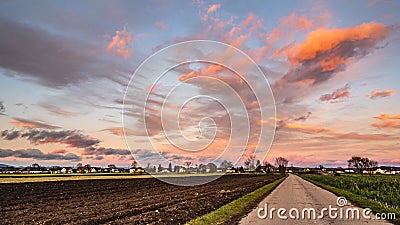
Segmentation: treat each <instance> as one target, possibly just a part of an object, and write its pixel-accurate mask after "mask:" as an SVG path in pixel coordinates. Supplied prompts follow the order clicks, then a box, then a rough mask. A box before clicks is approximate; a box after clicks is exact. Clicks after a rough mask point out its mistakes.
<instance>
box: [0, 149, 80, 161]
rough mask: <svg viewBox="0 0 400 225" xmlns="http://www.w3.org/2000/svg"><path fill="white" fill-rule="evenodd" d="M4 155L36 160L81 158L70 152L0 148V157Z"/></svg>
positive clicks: (76, 159) (78, 159) (71, 159)
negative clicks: (59, 152) (63, 153)
mask: <svg viewBox="0 0 400 225" xmlns="http://www.w3.org/2000/svg"><path fill="white" fill-rule="evenodd" d="M5 157H15V158H28V159H36V160H70V161H80V160H82V158H81V157H80V156H77V155H75V154H72V153H68V154H65V155H62V154H58V153H43V152H42V151H41V150H38V149H19V150H10V149H0V158H5Z"/></svg>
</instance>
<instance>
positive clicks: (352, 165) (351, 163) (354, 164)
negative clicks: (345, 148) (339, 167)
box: [347, 156, 363, 173]
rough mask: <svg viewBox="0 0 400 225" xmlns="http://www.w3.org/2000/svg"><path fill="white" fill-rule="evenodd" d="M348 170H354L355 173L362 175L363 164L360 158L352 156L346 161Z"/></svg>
mask: <svg viewBox="0 0 400 225" xmlns="http://www.w3.org/2000/svg"><path fill="white" fill-rule="evenodd" d="M347 163H348V167H349V169H354V171H355V172H356V173H362V169H363V163H362V158H361V157H360V156H353V157H351V159H349V160H347Z"/></svg>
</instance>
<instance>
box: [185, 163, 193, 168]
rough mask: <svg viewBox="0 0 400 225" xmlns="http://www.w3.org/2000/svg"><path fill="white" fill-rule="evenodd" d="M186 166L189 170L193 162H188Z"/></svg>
mask: <svg viewBox="0 0 400 225" xmlns="http://www.w3.org/2000/svg"><path fill="white" fill-rule="evenodd" d="M185 164H186V166H187V168H188V169H189V166H190V165H192V162H190V161H186V162H185Z"/></svg>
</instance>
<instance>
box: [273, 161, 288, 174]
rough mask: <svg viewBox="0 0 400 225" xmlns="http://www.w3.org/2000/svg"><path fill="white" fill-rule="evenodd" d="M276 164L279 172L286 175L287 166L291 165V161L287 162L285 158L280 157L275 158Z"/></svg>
mask: <svg viewBox="0 0 400 225" xmlns="http://www.w3.org/2000/svg"><path fill="white" fill-rule="evenodd" d="M275 163H276V165H277V166H278V168H279V172H280V173H281V174H285V172H286V167H287V164H288V163H289V160H287V159H285V158H283V157H278V158H275Z"/></svg>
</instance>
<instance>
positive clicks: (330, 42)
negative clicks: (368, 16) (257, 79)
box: [288, 22, 389, 65]
mask: <svg viewBox="0 0 400 225" xmlns="http://www.w3.org/2000/svg"><path fill="white" fill-rule="evenodd" d="M388 33H389V28H388V27H386V26H385V25H383V24H381V23H376V22H371V23H363V24H361V25H360V26H357V27H352V28H344V29H332V30H328V29H318V30H315V31H313V32H311V33H310V34H309V35H308V37H307V40H306V41H305V42H303V43H302V44H300V45H297V46H295V47H294V48H293V49H288V58H289V61H290V62H291V63H292V64H295V65H296V64H298V63H299V62H301V61H305V60H309V59H312V58H315V57H316V56H317V54H320V53H323V52H326V51H329V50H331V49H333V48H335V47H337V46H338V45H340V44H343V43H344V42H346V41H361V40H368V39H371V40H374V41H381V40H383V39H384V38H385V37H386V36H387V34H388Z"/></svg>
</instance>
